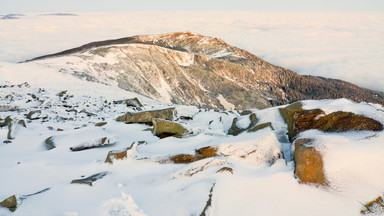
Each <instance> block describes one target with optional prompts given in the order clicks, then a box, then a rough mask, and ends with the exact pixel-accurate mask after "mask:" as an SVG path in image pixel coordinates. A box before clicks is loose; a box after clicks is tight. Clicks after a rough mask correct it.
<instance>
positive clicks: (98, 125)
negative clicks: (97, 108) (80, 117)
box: [95, 122, 107, 127]
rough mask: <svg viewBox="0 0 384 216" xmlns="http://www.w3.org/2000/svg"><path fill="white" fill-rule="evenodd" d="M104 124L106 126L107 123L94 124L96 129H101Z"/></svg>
mask: <svg viewBox="0 0 384 216" xmlns="http://www.w3.org/2000/svg"><path fill="white" fill-rule="evenodd" d="M106 124H107V122H98V123H96V124H95V126H96V127H102V126H104V125H106Z"/></svg>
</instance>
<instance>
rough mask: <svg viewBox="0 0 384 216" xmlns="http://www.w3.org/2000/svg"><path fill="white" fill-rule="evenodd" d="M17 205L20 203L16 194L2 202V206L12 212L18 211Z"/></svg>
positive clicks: (0, 203)
mask: <svg viewBox="0 0 384 216" xmlns="http://www.w3.org/2000/svg"><path fill="white" fill-rule="evenodd" d="M17 205H18V202H17V197H16V195H12V196H10V197H8V198H6V199H5V200H3V201H2V202H0V206H2V207H4V208H8V209H9V210H10V211H11V212H14V211H16V209H17Z"/></svg>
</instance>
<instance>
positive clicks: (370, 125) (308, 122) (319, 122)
mask: <svg viewBox="0 0 384 216" xmlns="http://www.w3.org/2000/svg"><path fill="white" fill-rule="evenodd" d="M280 113H281V115H282V117H283V118H284V119H285V121H286V123H287V126H288V136H289V139H290V140H291V141H293V140H294V138H295V137H296V135H297V134H299V133H300V132H303V131H305V130H310V129H317V130H321V131H325V132H345V131H360V130H369V131H382V130H383V125H382V124H381V123H380V122H378V121H376V120H374V119H372V118H368V117H365V116H362V115H357V114H354V113H351V112H343V111H338V112H333V113H330V114H327V115H326V114H325V112H324V111H323V110H320V109H313V110H304V109H302V105H301V103H295V104H292V105H289V106H287V107H285V108H280Z"/></svg>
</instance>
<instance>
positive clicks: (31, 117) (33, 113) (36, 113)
mask: <svg viewBox="0 0 384 216" xmlns="http://www.w3.org/2000/svg"><path fill="white" fill-rule="evenodd" d="M40 114H41V110H33V111H30V112H29V113H28V114H27V115H26V117H27V119H29V120H37V119H40Z"/></svg>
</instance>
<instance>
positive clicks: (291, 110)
mask: <svg viewBox="0 0 384 216" xmlns="http://www.w3.org/2000/svg"><path fill="white" fill-rule="evenodd" d="M302 106H303V105H302V104H301V103H300V102H296V103H293V104H291V105H289V106H286V107H284V108H280V109H279V112H280V114H281V116H282V117H283V119H284V120H285V122H286V123H287V126H288V137H289V140H290V141H291V142H292V141H293V129H294V119H293V116H294V115H295V113H297V112H301V111H302V110H303V109H302Z"/></svg>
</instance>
